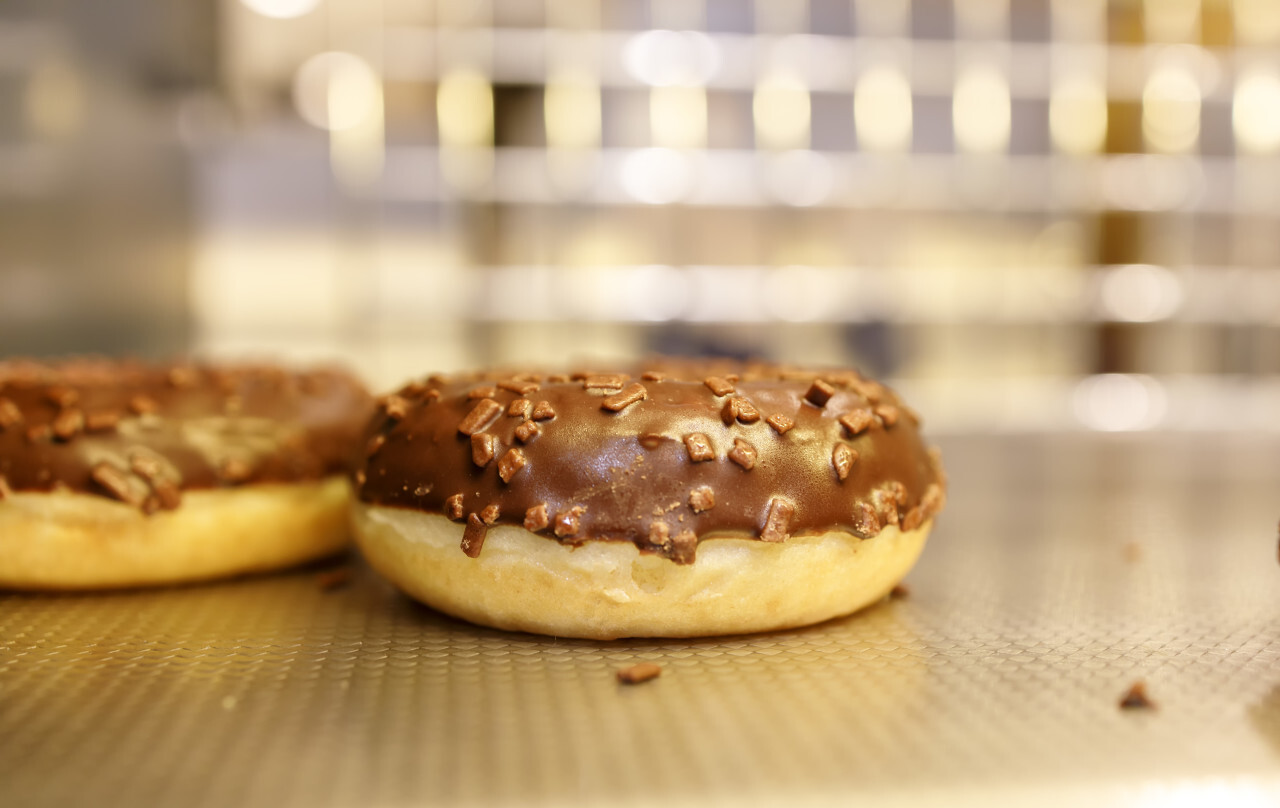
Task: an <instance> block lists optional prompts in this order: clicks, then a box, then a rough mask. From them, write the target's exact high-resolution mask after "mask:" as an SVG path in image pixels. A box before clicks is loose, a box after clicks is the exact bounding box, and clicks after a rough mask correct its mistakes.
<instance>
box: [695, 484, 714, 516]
mask: <svg viewBox="0 0 1280 808" xmlns="http://www.w3.org/2000/svg"><path fill="white" fill-rule="evenodd" d="M715 506H716V494H715V492H714V491H712V490H711V486H709V485H700V486H698V487H697V488H695V489H693V490H692V491H690V492H689V507H690V508H692V509H693V512H694V513H702V512H703V511H709V510H711V509H712V508H714V507H715Z"/></svg>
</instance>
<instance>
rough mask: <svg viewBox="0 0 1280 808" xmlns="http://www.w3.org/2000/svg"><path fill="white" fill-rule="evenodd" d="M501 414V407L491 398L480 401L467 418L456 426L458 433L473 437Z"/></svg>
mask: <svg viewBox="0 0 1280 808" xmlns="http://www.w3.org/2000/svg"><path fill="white" fill-rule="evenodd" d="M501 412H502V405H501V404H499V403H498V402H496V401H494V400H493V399H491V398H485V399H481V400H480V401H479V402H478V403H477V404H476V405H475V407H473V408H472V409H471V412H469V413H467V417H465V418H463V419H462V422H461V423H460V424H458V431H459V432H461V433H462V434H464V435H474V434H475V433H477V432H480V431H482V430H483V429H485V428H486V427H488V426H489V424H491V423H493V421H494V419H495V418H497V417H498V415H499V414H500V413H501Z"/></svg>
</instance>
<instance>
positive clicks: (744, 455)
mask: <svg viewBox="0 0 1280 808" xmlns="http://www.w3.org/2000/svg"><path fill="white" fill-rule="evenodd" d="M729 459H730V460H732V461H733V462H735V463H737V464H738V465H739V466H742V467H743V468H744V469H747V470H748V471H750V470H751V469H753V468H755V465H756V447H754V446H752V445H751V444H750V443H747V442H746V441H745V440H743V439H742V438H734V439H733V448H732V449H730V450H729Z"/></svg>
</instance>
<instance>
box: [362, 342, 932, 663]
mask: <svg viewBox="0 0 1280 808" xmlns="http://www.w3.org/2000/svg"><path fill="white" fill-rule="evenodd" d="M918 426H919V418H918V416H917V415H916V414H915V413H914V412H913V411H912V410H911V409H909V408H908V407H906V406H905V405H903V404H902V402H901V401H900V400H899V399H898V397H897V396H896V395H895V394H894V393H893V392H892V391H890V390H888V389H887V388H885V387H884V386H883V385H880V384H878V383H876V382H874V381H871V380H868V379H866V378H864V377H862V376H861V375H859V374H857V373H856V372H854V371H848V370H834V371H833V370H819V371H812V370H802V369H796V368H786V367H778V366H771V365H759V364H757V365H745V366H733V365H727V364H708V365H700V366H696V365H689V364H678V363H671V362H665V363H664V362H653V363H650V364H649V365H648V366H646V367H645V368H643V369H637V370H635V371H630V372H620V373H588V372H582V373H572V374H563V375H557V374H548V375H543V374H537V373H514V374H506V373H490V374H477V375H470V376H461V377H457V378H452V379H450V378H443V377H431V378H428V379H426V380H425V381H421V382H415V383H412V384H410V385H407V386H406V387H404V388H403V389H401V390H400V391H398V392H397V393H395V394H394V395H390V396H387V397H384V398H383V399H382V401H381V408H380V413H379V415H378V416H377V417H376V418H375V419H374V422H373V423H372V425H371V429H370V431H369V434H368V443H367V454H368V460H367V463H366V464H365V467H364V468H363V469H362V470H361V471H359V472H358V473H357V475H356V483H357V486H358V495H359V499H360V500H361V502H362V503H363V505H361V506H359V507H358V508H357V521H356V524H357V537H358V539H359V540H360V541H361V543H362V546H364V547H365V550H366V554H367V555H369V557H370V560H371V562H372V563H373V565H374V567H375V568H376V569H379V570H380V571H381V572H383V573H384V574H385V575H387V576H388V577H390V578H391V579H392V580H393V581H395V582H396V583H398V584H399V585H400V586H401V587H402V588H405V589H406V590H407V591H409V592H410V594H413V595H414V596H415V597H418V598H419V599H421V600H424V601H426V602H427V603H429V604H431V605H434V606H437V607H438V608H441V609H443V610H444V611H448V612H451V613H453V614H457V615H459V616H463V617H466V618H468V619H472V620H476V621H478V622H483V623H487V624H491V625H497V626H500V627H505V628H518V629H523V630H530V631H544V632H549V633H559V634H568V635H577V636H589V637H613V636H625V635H652V636H663V635H669V636H681V635H696V634H707V633H726V632H739V631H753V630H762V629H767V628H778V627H783V626H787V625H801V624H804V623H808V622H815V621H816V620H821V619H826V618H827V617H831V616H835V615H836V614H844V613H848V612H850V611H853V610H855V609H857V608H860V607H861V606H863V605H865V604H866V603H867V602H870V601H871V600H874V599H877V598H878V597H881V596H883V594H884V593H885V592H887V591H888V590H889V589H890V588H891V587H892V586H893V585H894V584H895V583H897V581H898V580H899V579H900V578H901V576H902V575H904V574H905V573H906V571H907V569H909V568H910V566H911V564H912V563H913V562H914V560H915V557H916V555H917V554H918V552H919V550H920V548H921V547H922V545H923V540H924V536H925V535H926V534H927V532H928V529H929V527H930V525H931V523H932V519H933V517H934V516H935V515H936V514H937V513H938V511H939V510H940V509H941V508H942V505H943V502H944V498H945V497H944V491H945V482H944V478H943V474H942V471H941V466H940V464H939V461H938V459H937V456H936V454H934V453H931V452H929V451H928V450H926V448H925V446H924V444H923V443H922V441H921V438H920V435H919V431H918ZM414 516H421V517H424V518H427V522H423V523H422V524H420V525H418V526H417V527H423V528H424V529H427V532H428V533H430V534H431V537H430V538H429V539H428V538H425V537H424V536H419V535H412V536H408V535H407V534H411V533H413V531H414V530H415V529H416V527H415V526H414V525H412V524H410V523H407V522H406V521H405V520H406V519H409V520H412V517H414ZM374 517H376V518H374ZM444 520H449V521H451V522H454V523H457V524H456V525H454V526H453V527H452V531H451V532H450V531H449V530H448V528H444V526H445V525H448V522H445V521H444ZM442 528H443V529H444V530H445V532H446V534H447V535H448V538H444V537H442V536H441V535H437V534H440V533H441V530H442ZM396 533H399V534H401V535H400V537H399V540H397V539H395V538H393V536H392V534H396ZM495 535H502V536H504V538H503V543H504V544H503V550H502V551H501V557H500V558H497V559H495V560H494V562H493V564H492V565H490V566H491V567H492V569H488V568H486V564H485V562H486V560H487V557H488V555H489V554H490V545H491V544H492V542H493V537H494V536H495ZM406 536H407V537H406ZM882 539H883V541H881V540H882ZM445 541H448V542H450V543H451V544H452V549H451V551H449V552H448V553H447V554H441V553H438V552H436V551H435V550H433V551H431V552H430V553H429V555H430V556H431V558H430V559H429V560H428V559H427V558H426V556H424V555H423V553H426V552H427V549H426V548H427V547H428V546H435V545H437V544H440V543H441V542H445ZM512 541H515V542H519V543H521V544H522V545H523V544H528V545H529V547H531V548H532V552H534V553H536V554H537V557H536V559H535V560H531V561H530V563H529V564H528V565H525V566H524V567H523V568H522V565H521V563H520V560H519V552H523V551H515V550H513V549H512V548H511V547H510V546H508V545H509V544H510V542H512ZM876 542H879V545H893V546H894V547H887V548H886V549H885V550H884V551H877V550H874V549H873V548H874V547H877V546H879V545H877V544H876ZM387 544H392V545H395V546H396V549H395V550H394V551H388V552H384V551H387V547H385V546H384V545H387ZM539 545H541V546H539ZM897 545H902V547H896V546H897ZM815 548H818V549H815ZM895 548H896V549H897V550H899V552H897V553H890V552H889V550H890V549H895ZM730 550H731V551H732V552H733V553H734V554H736V555H737V556H741V558H740V559H738V561H737V562H735V563H737V564H738V566H737V567H735V566H734V564H730V563H728V562H727V561H726V560H725V559H721V558H716V559H713V560H711V561H705V563H704V556H705V555H706V554H707V553H708V552H713V551H714V552H716V553H717V554H718V555H724V553H725V552H727V551H730ZM586 551H589V552H586ZM806 551H812V552H808V553H806ZM513 552H514V553H515V555H511V554H512V553H513ZM548 553H549V554H550V555H548ZM833 553H834V556H833V555H832V554H833ZM577 555H590V556H591V557H590V558H585V557H584V558H580V559H578V558H575V556H577ZM805 555H811V556H813V558H811V559H805V558H804V556H805ZM882 555H883V556H884V558H880V556H882ZM606 556H607V558H606ZM837 556H838V557H839V558H841V559H843V561H841V562H840V563H849V564H855V566H854V567H853V568H854V569H857V568H858V567H859V566H861V567H875V568H876V569H875V570H874V571H875V572H876V574H875V575H870V576H869V580H867V581H866V582H865V583H864V584H857V585H855V586H852V587H841V586H839V585H838V582H837V584H836V585H835V586H834V588H833V585H832V579H831V577H830V576H831V575H836V576H838V575H842V574H846V573H842V572H840V571H839V570H840V569H843V568H837V569H835V570H828V571H827V572H829V573H830V575H828V576H826V577H825V578H824V574H823V573H824V570H823V569H822V567H821V566H817V565H821V564H829V563H832V562H833V559H834V558H835V557H837ZM846 556H847V558H846ZM857 557H863V558H857ZM531 558H532V557H531ZM783 560H785V563H783ZM560 561H563V562H564V563H565V564H566V565H567V567H566V568H564V569H557V567H556V565H557V563H559V562H560ZM595 562H599V563H598V564H597V563H595ZM655 562H658V563H655ZM442 564H443V565H445V566H444V567H443V568H442V567H441V566H440V565H442ZM468 565H470V567H471V568H470V569H468ZM583 565H587V567H590V568H589V569H588V568H586V567H584V566H583ZM793 567H794V569H792V568H793ZM432 568H434V569H432ZM410 569H411V570H413V571H412V572H406V571H407V570H410ZM783 570H786V571H787V574H792V573H794V574H795V575H796V576H798V577H795V578H794V579H793V580H782V579H778V575H779V574H780V573H781V572H782V571H783ZM700 571H701V572H702V573H705V574H706V575H705V576H703V577H708V580H699V572H700ZM419 572H421V575H419ZM753 574H758V575H759V576H761V580H762V581H764V582H766V583H765V584H763V585H762V584H760V583H759V582H753V579H752V575H753ZM858 574H862V572H859V573H858ZM530 576H532V577H531V578H530ZM726 576H727V577H726ZM424 577H425V578H426V579H429V580H428V583H425V584H424V583H423V582H422V581H421V580H419V579H421V578H424ZM473 578H474V579H477V580H475V581H472V580H471V579H473ZM730 578H736V579H740V580H738V581H736V582H735V581H733V580H729V579H730ZM440 579H450V580H452V581H454V583H453V584H450V586H456V587H458V588H457V589H455V590H454V591H453V592H452V593H451V592H450V591H449V589H448V587H442V586H439V585H438V584H437V583H432V582H431V581H438V580H440ZM480 579H483V580H480ZM770 580H772V581H773V584H768V583H767V582H768V581H770ZM464 581H465V582H468V583H465V584H463V583H459V582H464ZM557 582H558V583H557ZM815 582H816V584H815ZM815 586H816V589H817V590H821V592H822V593H823V594H821V596H820V597H816V596H815V595H814V592H815V591H816V590H815ZM744 587H746V588H748V589H750V588H754V589H755V590H756V592H755V593H754V594H753V593H752V592H750V591H745V590H744ZM463 590H465V591H466V592H467V593H468V594H467V595H466V596H465V597H461V596H459V595H458V594H457V593H458V592H461V591H463ZM740 590H743V591H740ZM829 590H832V591H829ZM543 597H545V598H547V601H546V602H545V603H544V602H542V600H541V598H543ZM575 598H578V600H575ZM682 601H683V602H682ZM819 601H821V602H819ZM827 601H831V602H827ZM698 604H701V605H698Z"/></svg>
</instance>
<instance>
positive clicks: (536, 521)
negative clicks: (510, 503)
mask: <svg viewBox="0 0 1280 808" xmlns="http://www.w3.org/2000/svg"><path fill="white" fill-rule="evenodd" d="M549 524H551V517H549V516H548V515H547V503H545V502H539V503H538V504H537V505H534V506H533V507H532V508H530V509H529V510H527V511H525V512H524V529H525V530H530V531H533V532H534V533H537V532H538V531H539V530H546V529H547V525H549Z"/></svg>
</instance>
